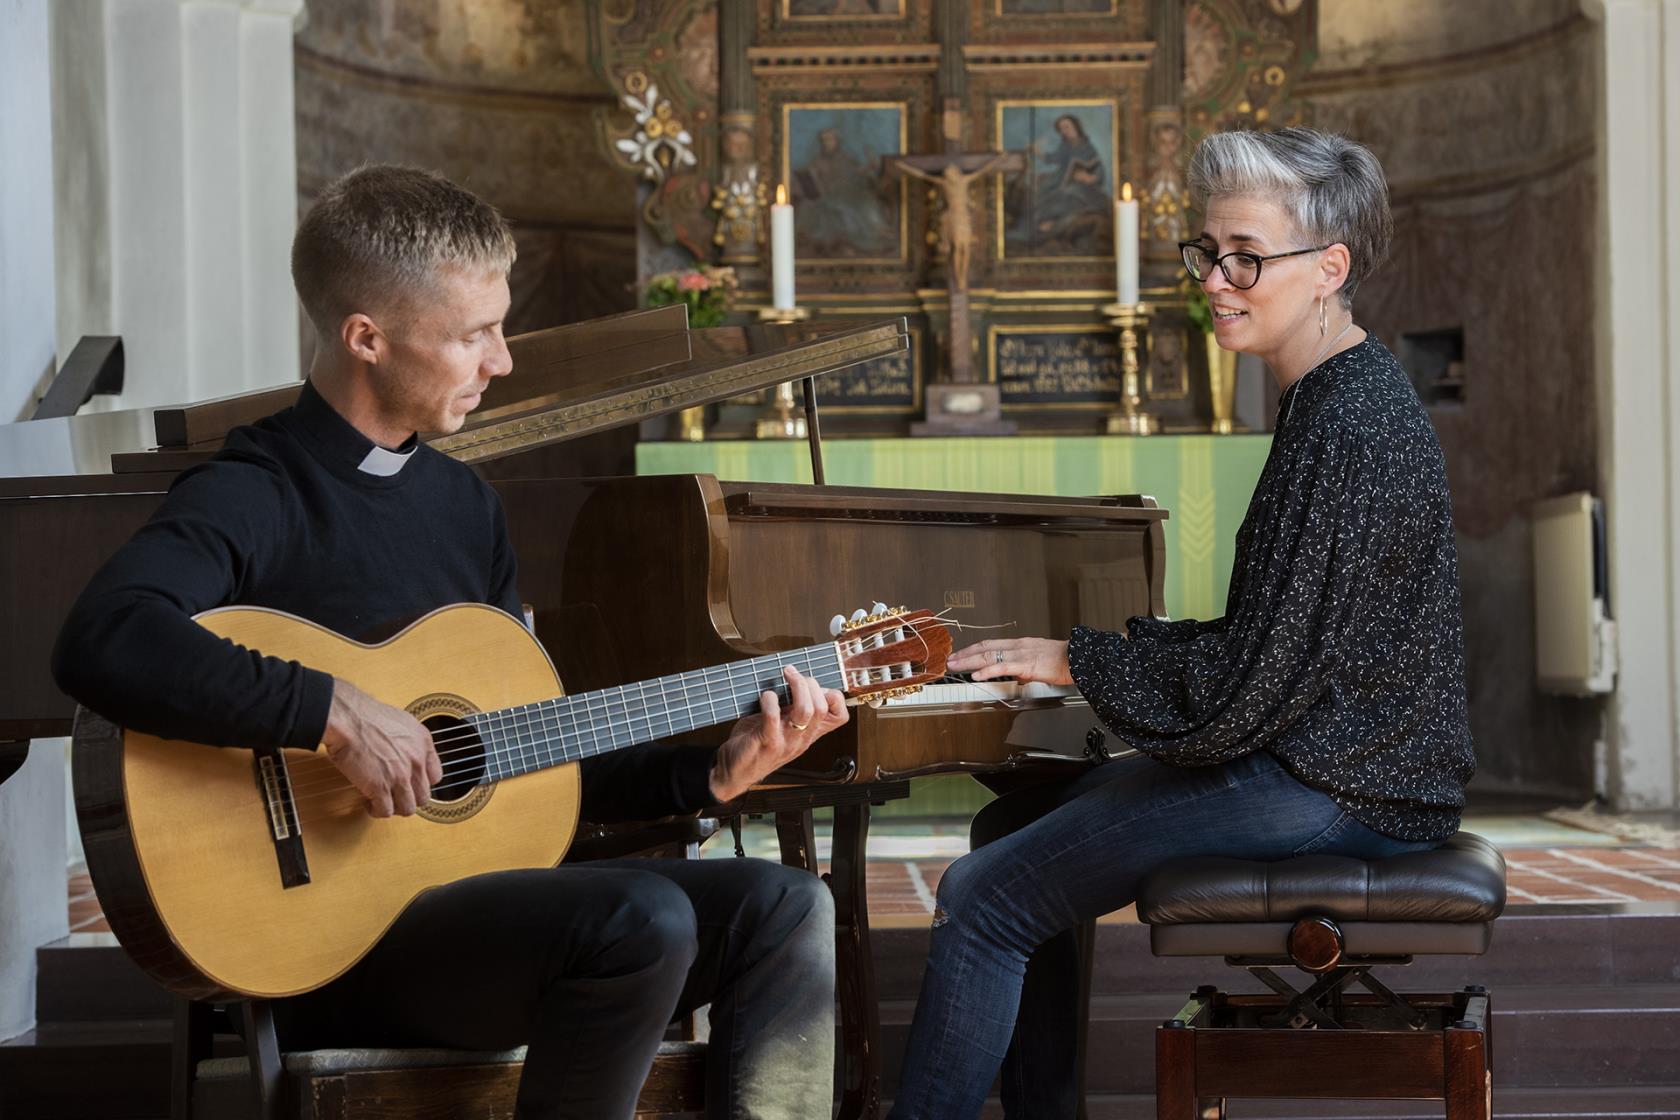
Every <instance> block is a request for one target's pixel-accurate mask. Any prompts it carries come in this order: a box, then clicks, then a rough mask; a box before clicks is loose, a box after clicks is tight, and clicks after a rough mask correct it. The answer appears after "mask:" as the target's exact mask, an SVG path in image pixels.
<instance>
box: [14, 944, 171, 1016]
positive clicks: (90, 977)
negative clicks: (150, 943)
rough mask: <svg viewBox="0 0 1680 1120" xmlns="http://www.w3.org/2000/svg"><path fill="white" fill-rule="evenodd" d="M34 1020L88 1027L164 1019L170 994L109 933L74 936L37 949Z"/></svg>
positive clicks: (168, 1012)
mask: <svg viewBox="0 0 1680 1120" xmlns="http://www.w3.org/2000/svg"><path fill="white" fill-rule="evenodd" d="M35 963H36V966H37V973H36V982H35V1020H36V1022H39V1023H87V1022H100V1021H104V1020H124V1019H167V1018H169V1017H170V1016H172V1015H173V1014H174V1009H173V1001H172V998H171V997H170V995H169V993H168V992H166V991H164V990H163V988H161V987H159V986H158V984H157V983H156V982H155V981H154V980H152V978H151V977H149V976H147V975H146V974H145V973H144V972H141V971H140V969H139V966H137V965H136V964H135V963H134V962H133V961H132V960H131V959H129V956H128V954H127V953H126V952H125V951H124V950H123V948H122V946H121V945H119V944H117V939H116V938H115V937H113V936H112V935H110V934H109V933H73V934H71V935H70V936H68V937H62V938H60V939H58V940H57V941H53V942H50V943H49V944H46V945H43V946H41V948H39V949H37V950H36V951H35Z"/></svg>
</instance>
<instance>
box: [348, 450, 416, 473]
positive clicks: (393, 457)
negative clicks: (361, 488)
mask: <svg viewBox="0 0 1680 1120" xmlns="http://www.w3.org/2000/svg"><path fill="white" fill-rule="evenodd" d="M415 446H416V445H415V444H412V443H411V444H410V445H409V447H408V450H406V451H390V450H387V449H386V448H383V447H380V446H379V445H378V444H377V443H376V444H374V445H373V446H372V447H370V448H368V453H367V455H365V456H364V457H363V458H362V461H361V462H360V463H358V464H357V465H356V469H357V470H359V471H361V472H362V473H363V474H371V475H377V476H378V477H380V478H390V477H391V476H392V475H394V474H396V473H397V472H398V471H400V470H402V469H403V468H404V467H405V466H407V465H408V460H409V457H410V456H411V455H413V454H414V448H415Z"/></svg>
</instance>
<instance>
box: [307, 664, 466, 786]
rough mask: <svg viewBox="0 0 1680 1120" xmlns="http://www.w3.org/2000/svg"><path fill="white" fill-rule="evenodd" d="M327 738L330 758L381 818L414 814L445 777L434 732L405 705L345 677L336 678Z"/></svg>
mask: <svg viewBox="0 0 1680 1120" xmlns="http://www.w3.org/2000/svg"><path fill="white" fill-rule="evenodd" d="M322 741H323V742H324V743H325V744H326V748H327V758H329V759H330V760H331V761H332V764H333V765H334V766H336V767H338V769H339V772H340V773H342V774H343V775H344V776H345V777H346V778H348V779H350V784H351V785H353V786H355V787H356V789H357V790H358V791H360V792H361V795H362V796H363V797H365V798H367V803H368V812H369V813H370V814H372V815H373V816H376V817H388V816H390V815H391V814H392V813H396V814H398V815H400V816H404V817H406V816H410V815H412V814H413V813H414V811H415V810H416V809H418V808H419V807H420V806H422V805H424V804H426V802H428V801H430V800H431V796H432V786H434V785H436V784H437V783H438V782H440V781H442V780H443V764H442V763H441V762H439V761H438V754H437V747H436V746H434V745H433V743H432V733H431V732H430V731H427V730H426V728H425V726H424V725H422V724H421V722H420V721H419V720H417V719H415V718H414V717H413V716H411V715H409V714H408V713H407V712H405V711H403V710H402V709H401V708H393V707H391V705H389V704H385V703H382V702H380V701H378V700H375V699H374V698H373V697H371V696H369V695H368V694H367V693H365V692H363V691H362V690H361V689H359V688H357V687H356V686H355V685H353V684H351V683H350V682H349V681H347V680H344V679H342V678H338V677H335V678H334V679H333V698H332V708H331V709H330V710H329V711H328V712H327V733H326V735H325V736H323V738H322Z"/></svg>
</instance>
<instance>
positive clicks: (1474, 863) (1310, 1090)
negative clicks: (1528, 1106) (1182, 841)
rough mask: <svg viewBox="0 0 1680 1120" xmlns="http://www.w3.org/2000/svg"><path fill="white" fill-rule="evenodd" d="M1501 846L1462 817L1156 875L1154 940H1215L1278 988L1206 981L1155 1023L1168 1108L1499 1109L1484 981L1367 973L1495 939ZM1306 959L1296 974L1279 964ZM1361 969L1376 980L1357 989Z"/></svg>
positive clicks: (1176, 1116)
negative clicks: (1382, 1103) (1385, 842)
mask: <svg viewBox="0 0 1680 1120" xmlns="http://www.w3.org/2000/svg"><path fill="white" fill-rule="evenodd" d="M1504 906H1505V860H1504V858H1503V857H1502V856H1501V855H1500V854H1499V851H1498V849H1496V848H1495V847H1494V846H1493V845H1492V844H1490V843H1488V842H1487V841H1486V840H1484V839H1482V838H1481V837H1479V836H1473V835H1471V834H1470V833H1467V832H1460V833H1458V834H1456V835H1455V836H1453V837H1452V838H1451V839H1449V840H1448V841H1447V842H1446V843H1445V844H1444V845H1442V846H1441V847H1440V848H1437V849H1435V850H1433V851H1428V852H1413V853H1408V854H1406V855H1400V856H1394V857H1391V858H1389V859H1382V860H1369V861H1367V860H1358V859H1348V858H1345V857H1341V856H1324V855H1312V856H1300V857H1297V858H1295V859H1289V860H1281V861H1278V862H1275V863H1261V862H1256V861H1250V860H1237V859H1219V858H1197V859H1185V860H1175V861H1173V862H1172V863H1169V864H1166V865H1164V866H1162V867H1161V868H1160V869H1159V870H1157V871H1156V872H1155V873H1154V874H1153V875H1151V876H1150V878H1149V879H1148V881H1147V882H1145V884H1144V886H1143V888H1142V891H1141V892H1140V895H1139V898H1138V917H1139V918H1140V919H1142V920H1143V921H1145V922H1147V923H1149V925H1150V927H1151V928H1150V945H1151V948H1152V949H1153V951H1154V953H1155V955H1156V956H1217V957H1224V958H1225V961H1226V963H1227V964H1229V965H1233V966H1235V967H1238V968H1243V969H1246V970H1248V971H1249V972H1250V973H1252V974H1253V975H1254V976H1256V977H1258V978H1259V979H1260V980H1261V981H1263V982H1264V983H1265V985H1266V986H1267V987H1269V988H1271V989H1272V991H1273V992H1274V993H1275V994H1273V995H1253V996H1250V995H1226V994H1225V993H1223V992H1221V991H1219V990H1218V989H1217V988H1215V987H1213V986H1206V987H1202V988H1198V989H1197V990H1196V992H1195V994H1193V995H1192V996H1191V997H1190V1001H1189V1002H1188V1003H1186V1004H1185V1005H1184V1007H1183V1009H1182V1010H1180V1011H1179V1013H1178V1014H1177V1015H1175V1016H1173V1018H1171V1019H1169V1020H1168V1021H1167V1022H1165V1023H1163V1024H1162V1025H1161V1027H1160V1028H1159V1029H1158V1030H1157V1031H1156V1033H1155V1101H1156V1116H1157V1117H1159V1118H1160V1120H1222V1118H1223V1117H1224V1115H1225V1101H1226V1099H1227V1098H1230V1097H1315V1098H1320V1099H1325V1098H1331V1099H1339V1098H1375V1099H1386V1100H1393V1099H1406V1098H1410V1099H1425V1100H1441V1101H1445V1102H1446V1114H1447V1120H1488V1118H1489V1117H1490V1116H1491V1115H1492V1108H1493V1079H1492V1075H1491V1074H1490V1073H1489V1066H1490V1064H1491V1054H1492V1046H1493V1035H1492V1026H1493V1013H1492V997H1491V996H1490V994H1489V993H1488V991H1487V989H1486V988H1482V987H1468V988H1465V989H1463V990H1462V991H1458V992H1452V993H1447V994H1427V995H1418V994H1403V993H1397V992H1394V991H1392V990H1390V989H1389V988H1388V987H1387V986H1386V985H1384V984H1383V983H1382V982H1381V981H1379V980H1377V978H1376V977H1375V976H1373V975H1371V972H1372V969H1373V968H1375V967H1377V966H1381V965H1396V964H1408V963H1410V962H1411V960H1412V958H1413V957H1414V956H1421V955H1425V954H1466V955H1479V954H1481V953H1483V952H1486V951H1487V947H1488V943H1489V941H1490V939H1491V936H1492V927H1493V920H1494V918H1496V917H1497V916H1498V915H1499V913H1500V912H1501V911H1502V910H1503V909H1504ZM1290 966H1293V967H1294V968H1297V969H1300V970H1301V971H1303V972H1305V973H1306V974H1307V975H1308V977H1309V978H1310V979H1311V981H1312V982H1311V983H1310V984H1309V985H1308V986H1307V987H1306V988H1305V989H1297V988H1295V987H1294V985H1292V984H1291V983H1289V982H1288V981H1287V980H1285V979H1284V978H1283V977H1282V976H1280V975H1278V973H1277V971H1276V970H1277V969H1278V968H1280V967H1290ZM1356 984H1357V985H1359V986H1361V987H1363V988H1364V989H1365V990H1366V993H1367V994H1361V995H1351V994H1349V990H1350V989H1352V988H1353V986H1354V985H1356Z"/></svg>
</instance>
